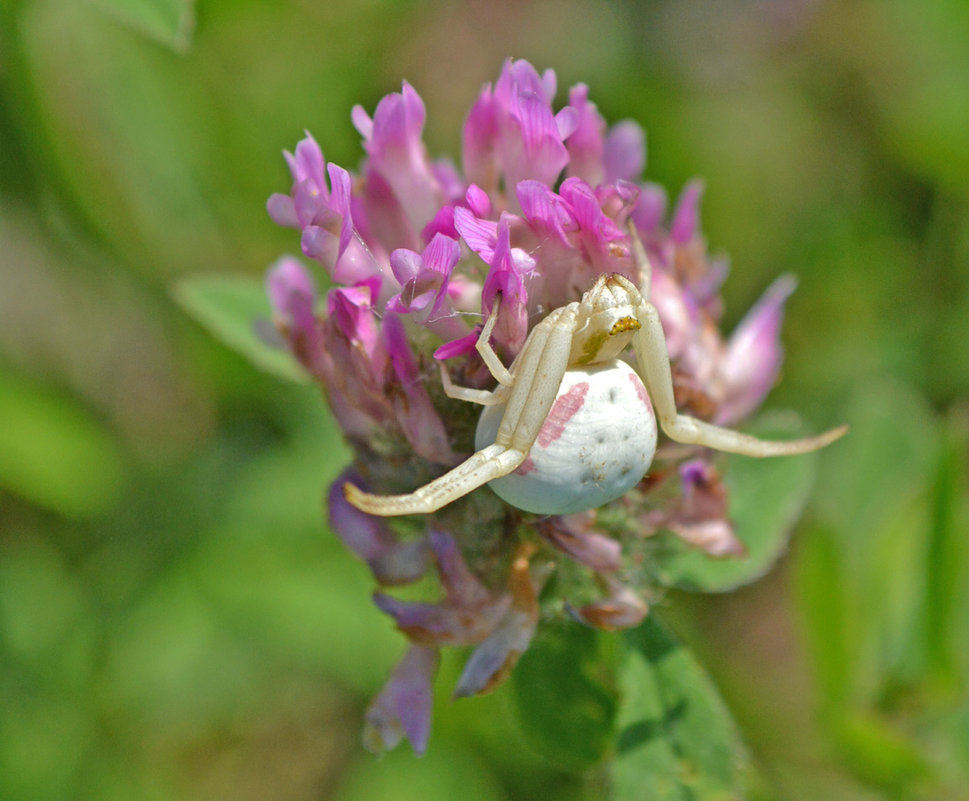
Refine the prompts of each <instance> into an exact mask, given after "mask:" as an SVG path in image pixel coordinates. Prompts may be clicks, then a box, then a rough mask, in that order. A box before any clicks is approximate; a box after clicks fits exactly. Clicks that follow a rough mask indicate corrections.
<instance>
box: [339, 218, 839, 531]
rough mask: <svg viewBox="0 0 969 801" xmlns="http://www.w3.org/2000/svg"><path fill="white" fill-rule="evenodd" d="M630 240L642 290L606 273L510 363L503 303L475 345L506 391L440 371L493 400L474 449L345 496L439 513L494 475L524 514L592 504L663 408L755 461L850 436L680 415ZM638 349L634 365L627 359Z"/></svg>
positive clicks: (629, 483)
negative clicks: (413, 484)
mask: <svg viewBox="0 0 969 801" xmlns="http://www.w3.org/2000/svg"><path fill="white" fill-rule="evenodd" d="M631 239H632V250H633V252H634V253H635V254H636V256H637V260H639V261H640V262H641V264H640V267H641V268H642V274H643V276H644V282H643V287H642V291H641V290H640V289H637V288H636V286H635V285H634V284H633V283H632V282H631V281H630V280H629V279H628V278H625V277H624V276H622V275H618V274H613V275H608V276H606V275H600V276H599V278H597V279H596V282H595V283H594V284H593V286H592V287H591V289H589V290H588V291H587V292H586V293H585V294H584V295H583V296H582V299H581V300H580V301H577V302H572V303H569V304H568V305H566V306H562V307H560V308H558V309H555V310H553V311H552V312H550V313H549V314H548V315H547V316H546V317H545V318H544V319H543V320H541V321H540V322H539V323H538V324H537V325H536V326H535V327H534V328H533V329H532V330H531V332H530V333H529V334H528V338H527V339H526V340H525V344H524V346H523V347H522V349H521V351H520V352H519V354H518V356H517V357H516V358H515V360H514V362H512V365H511V367H510V368H506V367H505V366H504V365H503V364H502V363H501V360H500V359H499V358H498V356H497V354H496V353H495V352H494V350H493V349H492V347H491V344H490V340H491V334H492V330H493V329H494V326H495V321H496V320H497V318H498V312H499V307H500V298H499V299H496V302H495V304H494V307H493V309H492V311H491V314H490V316H489V318H488V321H487V322H486V323H485V325H484V328H483V329H482V331H481V335H480V337H479V338H478V341H477V345H476V347H477V350H478V353H480V354H481V357H482V359H483V360H484V363H485V364H486V365H487V367H488V369H489V370H490V371H491V374H492V376H493V377H494V379H495V380H496V381H497V382H498V387H497V388H496V389H495V390H494V391H490V392H489V391H486V390H479V389H468V388H465V387H456V386H454V385H452V384H451V382H450V380H449V379H448V376H447V373H446V372H444V371H443V369H442V380H443V382H444V389H445V392H446V393H447V394H448V396H450V397H452V398H457V399H460V400H465V401H469V402H471V403H480V404H481V405H483V406H485V407H486V408H485V411H484V412H483V413H482V416H481V420H480V422H479V424H478V432H477V436H476V444H475V447H477V448H478V449H479V450H478V451H477V452H476V453H474V454H473V455H472V456H471V457H470V458H469V459H467V460H466V461H465V462H463V463H462V464H460V465H458V466H457V467H455V468H454V469H453V470H451V471H449V472H447V473H445V474H444V475H443V476H441V477H440V478H437V479H435V480H434V481H431V482H430V483H428V484H425V485H424V486H423V487H420V488H418V489H417V490H415V491H414V492H412V493H409V494H407V495H387V496H379V495H371V494H369V493H366V492H363V491H362V490H360V489H359V488H357V487H355V486H353V485H352V484H346V485H345V487H344V489H345V492H346V497H347V500H349V501H350V503H352V504H353V505H354V506H356V507H357V508H358V509H360V510H361V511H364V512H367V513H369V514H373V515H381V516H392V515H403V514H414V513H431V512H435V511H437V510H438V509H440V508H441V507H442V506H445V505H447V504H449V503H451V502H452V501H455V500H457V499H458V498H460V497H462V496H463V495H466V494H467V493H469V492H471V491H472V490H474V489H476V488H477V487H480V486H481V485H482V484H485V483H488V482H493V483H492V488H493V489H494V490H495V492H497V493H498V495H500V496H501V497H502V498H503V499H504V500H506V501H508V502H509V503H511V504H513V505H515V506H518V507H519V508H521V509H524V510H525V511H530V512H536V513H539V514H569V513H572V512H578V511H582V510H585V509H591V508H595V507H596V506H601V505H602V504H604V503H607V502H609V501H611V500H613V499H615V498H618V497H619V496H621V495H622V494H624V493H625V492H626V491H627V490H629V489H630V488H632V487H633V486H634V485H635V484H636V483H637V482H638V481H639V479H641V478H642V476H643V475H644V473H645V472H646V469H647V468H648V467H649V464H650V462H651V461H652V457H653V453H654V452H655V447H656V423H655V420H654V419H653V409H654V408H655V417H656V418H657V419H658V420H659V424H660V426H661V427H662V429H663V431H664V432H666V434H667V436H669V437H670V439H673V440H675V441H676V442H681V443H685V444H694V445H701V446H706V447H709V448H714V449H716V450H720V451H728V452H730V453H739V454H743V455H746V456H785V455H790V454H797V453H807V452H808V451H813V450H817V449H818V448H822V447H824V446H825V445H827V444H828V443H830V442H833V441H834V440H836V439H837V438H838V437H840V436H841V435H842V434H844V432H845V430H846V429H845V428H844V427H841V428H836V429H832V430H831V431H828V432H826V433H825V434H822V435H820V436H817V437H809V438H807V439H799V440H793V441H788V442H770V441H765V440H760V439H757V438H755V437H751V436H749V435H746V434H741V433H739V432H737V431H731V430H730V429H726V428H721V427H719V426H715V425H712V424H710V423H706V422H703V421H702V420H697V419H695V418H693V417H689V416H687V415H683V414H679V413H678V412H677V410H676V403H675V400H674V397H673V382H672V378H671V374H670V361H669V355H668V353H667V349H666V339H665V336H664V334H663V327H662V325H661V324H660V319H659V315H658V314H657V312H656V309H655V308H654V307H653V306H652V304H651V303H650V302H649V301H648V299H647V298H648V294H649V277H650V269H649V264H648V262H647V261H646V257H645V253H644V251H643V249H642V247H641V245H640V244H639V242H638V240H637V238H636V236H635V234H634V233H631ZM630 344H631V345H632V346H633V351H634V352H635V356H636V366H637V370H636V371H633V370H631V369H630V368H628V366H627V365H626V364H625V363H624V362H621V361H620V360H619V356H620V354H622V352H623V351H624V350H625V349H626V347H627V346H628V345H630ZM593 388H594V392H592V397H588V395H589V393H590V391H592V390H593ZM647 393H648V395H647ZM622 399H625V400H626V403H620V401H621V400H622ZM650 399H652V404H650ZM583 411H584V412H585V413H583ZM566 424H569V426H570V427H571V428H572V429H576V428H578V429H579V433H578V434H576V433H574V431H573V433H572V435H571V436H570V437H569V438H567V439H566V440H565V442H564V443H562V444H563V445H564V446H565V447H557V448H554V449H550V448H549V447H548V446H549V445H551V444H553V443H555V442H557V441H558V440H560V439H561V438H562V435H563V433H564V430H565V425H566ZM543 439H544V440H545V442H543ZM607 443H610V444H608V445H607ZM595 445H601V446H602V447H600V448H596V447H595Z"/></svg>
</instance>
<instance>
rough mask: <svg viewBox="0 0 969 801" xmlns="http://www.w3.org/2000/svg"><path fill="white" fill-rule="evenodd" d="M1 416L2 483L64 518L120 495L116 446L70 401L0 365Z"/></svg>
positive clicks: (93, 510)
mask: <svg viewBox="0 0 969 801" xmlns="http://www.w3.org/2000/svg"><path fill="white" fill-rule="evenodd" d="M0 420H2V421H3V425H2V426H0V487H2V488H4V489H7V490H10V491H12V492H15V493H16V494H18V495H20V496H22V497H24V498H26V499H27V500H28V501H30V502H31V503H35V504H37V505H38V506H43V507H45V508H47V509H51V510H53V511H55V512H59V513H60V514H63V515H66V516H67V517H78V518H82V517H91V516H94V515H97V514H99V513H101V512H103V511H104V510H105V509H107V508H108V507H110V506H111V505H112V504H113V503H114V502H115V500H116V499H117V498H118V496H119V494H120V493H121V490H122V487H123V485H124V481H123V468H122V459H121V454H120V452H119V449H118V446H117V444H116V443H115V441H114V439H113V438H112V437H111V435H110V434H108V432H107V431H105V430H104V429H103V428H102V427H101V426H100V425H99V424H98V423H97V422H95V420H93V419H92V418H91V416H90V415H89V414H88V413H87V412H86V411H85V410H84V409H82V408H81V407H80V406H78V405H77V404H76V403H74V402H73V401H72V400H71V399H69V398H67V397H65V396H62V395H60V394H58V393H56V392H52V391H50V390H47V389H44V388H42V387H39V386H35V385H34V384H32V383H30V382H28V381H26V380H24V379H23V378H20V377H18V376H16V375H14V374H12V373H8V372H5V371H4V370H2V369H0Z"/></svg>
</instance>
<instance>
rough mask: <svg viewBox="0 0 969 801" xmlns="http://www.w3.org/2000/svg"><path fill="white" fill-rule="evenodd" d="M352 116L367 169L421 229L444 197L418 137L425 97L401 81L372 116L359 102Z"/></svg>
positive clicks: (414, 225)
mask: <svg viewBox="0 0 969 801" xmlns="http://www.w3.org/2000/svg"><path fill="white" fill-rule="evenodd" d="M352 118H353V124H354V126H356V128H357V130H358V131H359V132H360V134H361V135H362V136H363V139H364V148H365V149H366V151H367V153H368V154H369V156H370V164H369V167H370V169H372V170H374V171H375V172H376V173H378V174H379V175H380V176H381V177H382V178H383V179H384V180H385V181H386V182H387V184H388V185H389V186H390V187H391V188H392V189H393V192H394V195H395V197H396V198H397V201H398V202H399V203H400V206H401V208H402V209H404V211H405V213H406V214H407V217H408V219H409V220H410V224H411V225H412V226H413V228H414V230H416V231H420V230H421V229H422V228H423V227H424V226H425V225H426V224H427V223H428V222H429V221H430V220H431V219H433V217H434V215H435V214H436V213H437V209H438V207H439V206H440V203H441V200H442V199H443V193H442V191H441V186H440V184H439V183H438V181H437V178H436V177H435V175H434V171H433V170H432V168H431V165H430V162H429V161H428V159H427V153H426V152H425V149H424V142H423V140H422V139H421V134H422V132H423V130H424V101H423V100H421V98H420V95H418V94H417V92H415V91H414V88H413V87H412V86H411V85H410V84H409V83H407V82H406V81H404V83H403V88H402V90H401V92H400V93H399V94H397V93H393V94H389V95H387V96H386V97H384V98H383V100H381V101H380V102H379V103H378V104H377V109H376V111H375V112H374V116H373V120H371V119H370V117H368V116H367V114H366V112H365V111H364V110H363V109H362V108H361V107H360V106H355V107H354V109H353V115H352Z"/></svg>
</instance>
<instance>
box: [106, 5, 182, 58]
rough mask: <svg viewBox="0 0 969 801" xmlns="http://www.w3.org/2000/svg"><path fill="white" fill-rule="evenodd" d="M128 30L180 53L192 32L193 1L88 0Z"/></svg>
mask: <svg viewBox="0 0 969 801" xmlns="http://www.w3.org/2000/svg"><path fill="white" fill-rule="evenodd" d="M88 2H89V3H90V4H91V5H93V6H94V7H96V8H99V9H101V10H102V11H105V12H107V13H108V14H110V15H111V16H113V17H115V18H117V19H118V20H120V21H121V22H123V23H124V24H125V25H127V26H129V27H130V28H132V29H134V30H136V31H138V32H139V33H143V34H145V35H146V36H148V37H149V38H151V39H154V40H156V41H158V42H161V43H162V44H164V45H167V46H168V47H170V48H171V49H172V50H174V51H176V52H178V53H183V52H185V51H186V50H188V48H189V45H191V43H192V34H193V33H194V32H195V0H88Z"/></svg>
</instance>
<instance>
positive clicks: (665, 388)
mask: <svg viewBox="0 0 969 801" xmlns="http://www.w3.org/2000/svg"><path fill="white" fill-rule="evenodd" d="M636 317H637V319H638V320H639V323H640V325H641V326H642V327H641V328H640V329H639V330H638V331H637V332H636V333H635V334H634V335H633V342H632V344H633V351H635V353H636V365H637V368H638V372H639V375H640V378H642V379H643V383H644V384H645V385H646V391H647V392H648V393H649V396H650V398H651V400H652V401H653V410H654V412H655V413H656V419H657V420H658V421H659V424H660V426H661V427H662V429H663V431H664V432H665V433H666V436H668V437H669V438H670V439H671V440H673V441H675V442H680V443H683V444H685V445H702V446H703V447H705V448H713V449H714V450H717V451H725V452H727V453H738V454H740V455H742V456H755V457H763V456H793V455H795V454H799V453H810V452H811V451H816V450H819V449H820V448H823V447H824V446H825V445H829V444H830V443H832V442H834V441H835V440H836V439H839V438H840V437H842V436H844V434H845V433H846V432H847V431H848V426H840V427H839V428H833V429H831V430H830V431H826V432H825V433H823V434H820V435H818V436H816V437H806V438H804V439H796V440H788V441H780V442H779V441H776V440H763V439H758V438H757V437H752V436H750V435H749V434H741V433H740V432H739V431H733V430H731V429H729V428H721V427H720V426H715V425H712V424H711V423H705V422H704V421H702V420H697V419H696V418H694V417H689V416H688V415H685V414H678V413H677V411H676V401H675V400H674V397H673V380H672V372H671V370H670V360H669V355H668V353H667V350H666V338H665V335H664V333H663V326H662V324H661V323H660V319H659V314H658V313H657V312H656V309H655V308H654V307H653V305H652V304H650V303H649V302H647V301H646V300H645V299H644V300H642V302H641V303H640V304H639V308H638V310H637V312H636Z"/></svg>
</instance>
